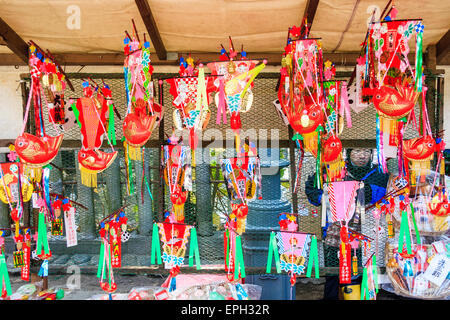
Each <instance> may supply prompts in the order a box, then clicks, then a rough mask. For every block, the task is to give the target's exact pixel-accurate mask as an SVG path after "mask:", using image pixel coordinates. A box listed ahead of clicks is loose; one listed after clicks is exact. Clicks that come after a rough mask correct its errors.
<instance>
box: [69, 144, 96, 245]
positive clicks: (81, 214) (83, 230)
mask: <svg viewBox="0 0 450 320" xmlns="http://www.w3.org/2000/svg"><path fill="white" fill-rule="evenodd" d="M74 152H75V158H76V153H77V151H76V150H75V151H74ZM75 161H76V160H75ZM75 167H76V177H77V200H76V201H78V202H80V203H81V204H83V205H84V206H85V207H87V208H88V210H85V209H83V208H77V216H78V221H77V222H78V223H77V225H78V226H79V227H80V236H81V237H83V238H95V237H96V236H97V233H96V227H95V211H94V195H93V192H94V191H93V188H89V187H87V186H85V185H83V184H82V183H81V175H80V169H79V164H78V161H76V163H75Z"/></svg>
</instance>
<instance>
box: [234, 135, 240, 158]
mask: <svg viewBox="0 0 450 320" xmlns="http://www.w3.org/2000/svg"><path fill="white" fill-rule="evenodd" d="M234 140H235V144H236V153H237V154H239V149H240V146H241V137H240V136H239V134H238V133H235V134H234Z"/></svg>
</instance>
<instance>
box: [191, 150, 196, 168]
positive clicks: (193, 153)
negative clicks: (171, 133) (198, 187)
mask: <svg viewBox="0 0 450 320" xmlns="http://www.w3.org/2000/svg"><path fill="white" fill-rule="evenodd" d="M191 162H192V167H195V150H191Z"/></svg>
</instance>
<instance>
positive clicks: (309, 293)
mask: <svg viewBox="0 0 450 320" xmlns="http://www.w3.org/2000/svg"><path fill="white" fill-rule="evenodd" d="M79 279H80V282H79V289H72V288H73V286H75V285H76V282H74V278H73V277H72V278H71V275H50V276H49V279H48V286H49V288H62V289H64V294H65V296H64V300H87V299H90V298H92V297H94V296H97V297H98V296H99V295H104V294H105V293H104V292H103V291H102V290H101V288H100V286H99V280H98V278H97V277H96V275H81V276H80V278H79ZM10 280H11V288H12V291H13V292H16V291H17V289H18V288H19V287H21V286H23V285H26V284H27V283H26V282H24V281H22V280H21V279H20V277H19V276H18V275H11V276H10ZM39 280H40V279H39ZM164 280H165V279H164V278H162V277H155V276H145V275H120V274H119V275H116V276H115V281H116V283H117V286H118V290H117V292H116V293H121V294H128V293H129V292H130V290H131V289H132V288H134V287H149V286H160V285H161V284H162V283H163V282H164ZM324 281H325V280H324V279H306V278H301V279H298V280H297V284H296V300H322V299H323V291H324ZM39 284H40V283H39V282H37V285H39ZM377 299H378V300H397V299H404V298H402V297H398V296H396V295H394V294H392V293H390V292H387V291H384V290H380V292H379V294H378V296H377Z"/></svg>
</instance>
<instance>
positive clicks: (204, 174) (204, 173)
mask: <svg viewBox="0 0 450 320" xmlns="http://www.w3.org/2000/svg"><path fill="white" fill-rule="evenodd" d="M195 187H196V194H195V196H196V200H197V203H196V211H197V226H198V227H197V231H198V234H199V235H200V236H211V235H212V234H213V223H212V207H211V200H212V199H211V182H210V174H209V163H204V162H203V161H202V162H200V163H198V164H197V166H196V169H195Z"/></svg>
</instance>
